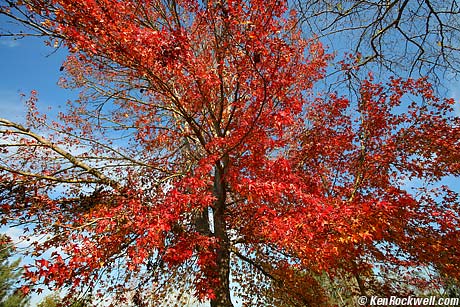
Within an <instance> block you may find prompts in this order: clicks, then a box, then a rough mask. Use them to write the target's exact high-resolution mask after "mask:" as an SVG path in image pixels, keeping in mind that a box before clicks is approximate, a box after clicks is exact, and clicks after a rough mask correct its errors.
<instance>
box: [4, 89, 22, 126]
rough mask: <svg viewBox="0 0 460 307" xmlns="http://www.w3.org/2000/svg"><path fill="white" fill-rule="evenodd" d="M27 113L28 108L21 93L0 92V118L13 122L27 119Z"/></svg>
mask: <svg viewBox="0 0 460 307" xmlns="http://www.w3.org/2000/svg"><path fill="white" fill-rule="evenodd" d="M25 111H26V108H25V105H24V103H23V102H22V101H21V96H20V94H19V93H17V92H14V91H9V90H0V117H3V118H7V119H10V120H13V121H17V120H22V119H24V117H25V113H26V112H25Z"/></svg>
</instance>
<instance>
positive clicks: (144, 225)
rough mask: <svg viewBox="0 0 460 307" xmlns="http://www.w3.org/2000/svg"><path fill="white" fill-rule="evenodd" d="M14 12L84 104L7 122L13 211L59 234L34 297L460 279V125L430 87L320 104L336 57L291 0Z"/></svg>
mask: <svg viewBox="0 0 460 307" xmlns="http://www.w3.org/2000/svg"><path fill="white" fill-rule="evenodd" d="M7 4H8V5H5V6H4V7H2V9H1V12H2V13H3V14H5V15H7V16H10V17H11V18H13V19H15V20H20V21H21V22H23V23H25V24H26V25H28V26H30V27H32V28H33V29H35V30H36V31H38V32H37V33H39V34H40V35H45V36H48V37H49V41H48V43H50V44H51V45H55V46H59V45H62V46H63V48H67V49H68V50H69V56H68V58H67V61H66V62H65V63H64V65H63V66H62V70H63V74H65V75H64V76H63V78H62V80H60V83H61V85H62V86H63V87H67V88H78V89H81V95H80V98H79V99H78V100H76V101H73V102H69V103H68V105H67V108H66V110H65V111H63V112H61V113H60V114H59V118H57V119H48V118H47V117H46V115H45V114H42V113H40V112H39V111H38V106H39V104H40V100H39V99H38V94H37V93H35V92H33V93H31V96H30V98H29V100H28V105H27V106H28V117H27V121H26V122H25V123H17V122H13V121H11V120H9V119H6V118H0V133H1V134H0V135H1V137H2V141H1V144H0V146H1V147H0V149H1V152H0V154H1V155H2V163H1V164H0V179H1V181H0V182H1V183H0V196H1V197H0V205H1V208H2V214H3V215H5V216H8V217H10V218H13V219H15V220H16V221H19V222H20V223H25V224H28V225H31V227H30V229H31V230H32V232H33V234H36V235H38V234H47V235H48V236H47V238H48V239H47V240H45V241H41V242H36V244H35V246H34V251H33V254H34V255H38V257H37V260H36V261H35V263H34V264H33V265H30V266H29V267H27V268H26V273H25V274H26V276H27V277H28V280H29V283H30V286H33V285H35V284H41V283H44V284H47V285H49V286H52V287H57V288H66V287H68V288H71V289H72V291H73V293H77V292H78V291H79V290H80V291H81V292H84V291H87V290H88V288H89V289H91V290H92V291H93V292H94V293H93V295H92V297H94V298H95V300H96V301H97V300H99V301H103V300H107V301H109V302H111V304H112V305H113V306H116V305H117V304H119V305H122V304H123V303H124V302H127V301H131V302H133V304H134V305H136V306H158V305H159V304H161V303H164V302H166V301H168V300H170V299H171V298H174V300H175V301H176V302H177V304H179V305H180V304H182V302H183V301H184V300H187V299H188V298H189V296H192V297H195V298H197V299H199V300H202V301H209V302H210V305H211V307H232V306H234V303H235V301H239V302H244V303H245V304H250V305H251V306H305V305H314V306H332V305H334V304H340V301H339V300H338V299H337V297H338V296H340V297H342V304H343V297H344V296H348V297H353V296H354V295H357V294H358V293H359V294H361V295H370V294H378V295H389V294H398V295H402V294H410V293H413V292H414V291H423V290H424V289H426V288H427V287H428V288H429V287H432V286H433V285H441V286H442V283H443V282H444V281H445V280H449V282H454V283H455V282H458V279H459V278H460V268H459V267H458V263H459V262H460V253H459V250H460V249H459V241H458V236H459V229H460V228H459V218H460V217H459V212H460V210H459V201H460V199H459V195H458V192H456V191H454V190H453V188H452V187H449V186H448V185H440V182H442V179H444V178H445V177H448V176H450V177H455V178H457V177H459V176H460V118H459V117H458V116H457V115H456V114H455V112H454V105H455V103H456V102H455V101H454V100H453V99H443V98H439V97H437V96H435V94H434V91H433V88H432V86H431V84H430V83H429V82H428V79H427V78H418V79H412V78H408V79H403V78H400V77H394V78H389V79H388V80H375V79H374V77H373V76H372V74H368V75H367V77H366V78H364V79H362V80H360V82H359V84H358V86H357V88H355V90H356V95H354V96H350V97H346V96H344V95H343V93H340V92H329V93H326V94H325V93H321V92H319V90H317V88H316V87H315V85H316V84H317V82H319V81H320V80H323V79H324V77H325V74H326V71H327V69H328V65H330V63H331V62H332V61H333V57H332V56H331V55H330V54H329V53H327V52H326V51H325V49H324V48H323V46H322V44H321V43H320V42H319V41H318V40H317V39H316V38H315V37H314V36H312V37H311V38H308V39H306V38H304V37H303V34H302V28H301V27H300V25H301V23H300V22H299V21H300V20H301V18H302V16H303V15H302V14H300V13H299V11H298V10H295V9H293V8H292V7H290V6H289V5H288V4H289V3H287V2H286V1H268V2H267V1H262V0H247V1H243V0H227V1H211V0H208V1H195V0H163V1H160V0H157V1H154V0H128V1H116V0H97V1H69V0H52V1H48V0H47V1H44V0H43V1H42V0H30V1H7ZM371 46H372V43H371ZM359 61H360V60H359V57H356V56H350V58H349V59H348V60H344V61H342V62H341V65H342V66H343V70H344V73H345V74H347V73H350V72H354V71H356V70H357V69H359V66H360V65H359V64H360V62H359ZM419 183H420V184H419ZM410 185H415V186H416V188H417V189H416V190H411V189H410ZM53 247H54V248H56V249H55V250H54V251H53V252H52V254H51V257H47V258H45V257H43V256H42V257H40V255H42V254H45V253H46V252H47V251H48V250H49V249H50V248H53ZM425 272H428V273H425ZM340 281H344V282H341V283H340V284H341V289H339V290H338V289H337V287H336V286H335V285H337V282H340ZM98 303H99V302H98Z"/></svg>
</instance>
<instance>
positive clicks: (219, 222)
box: [211, 163, 233, 307]
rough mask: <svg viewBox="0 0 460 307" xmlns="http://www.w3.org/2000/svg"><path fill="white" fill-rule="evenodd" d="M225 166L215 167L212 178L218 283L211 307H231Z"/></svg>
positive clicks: (218, 165)
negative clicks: (214, 199) (214, 197)
mask: <svg viewBox="0 0 460 307" xmlns="http://www.w3.org/2000/svg"><path fill="white" fill-rule="evenodd" d="M224 170H225V166H222V165H221V164H220V163H218V164H217V165H216V168H215V176H214V193H215V196H216V202H215V208H214V236H215V237H216V239H217V241H218V247H217V248H216V256H217V261H216V265H217V267H216V269H217V276H218V279H219V281H218V283H217V284H216V285H215V287H214V294H215V298H214V299H213V300H211V307H233V304H232V300H231V298H230V240H229V239H228V236H227V229H226V228H227V227H226V223H225V214H224V213H225V205H226V197H227V195H226V194H227V191H226V186H225V182H224V179H223V174H224Z"/></svg>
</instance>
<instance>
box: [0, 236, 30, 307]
mask: <svg viewBox="0 0 460 307" xmlns="http://www.w3.org/2000/svg"><path fill="white" fill-rule="evenodd" d="M12 252H13V246H12V244H11V242H10V239H9V238H8V237H7V236H5V235H1V236H0V307H24V306H28V305H29V297H28V296H25V295H24V294H23V293H21V292H20V291H19V289H17V287H16V286H17V282H18V280H19V278H20V276H21V268H20V267H19V263H20V262H21V260H20V259H18V260H15V261H14V262H11V263H10V261H9V258H10V257H11V256H12Z"/></svg>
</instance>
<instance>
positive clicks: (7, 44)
mask: <svg viewBox="0 0 460 307" xmlns="http://www.w3.org/2000/svg"><path fill="white" fill-rule="evenodd" d="M0 45H2V46H5V47H8V48H14V47H18V46H19V45H20V44H19V42H18V40H17V39H3V40H0Z"/></svg>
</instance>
